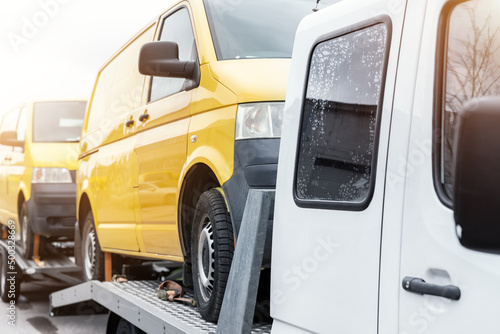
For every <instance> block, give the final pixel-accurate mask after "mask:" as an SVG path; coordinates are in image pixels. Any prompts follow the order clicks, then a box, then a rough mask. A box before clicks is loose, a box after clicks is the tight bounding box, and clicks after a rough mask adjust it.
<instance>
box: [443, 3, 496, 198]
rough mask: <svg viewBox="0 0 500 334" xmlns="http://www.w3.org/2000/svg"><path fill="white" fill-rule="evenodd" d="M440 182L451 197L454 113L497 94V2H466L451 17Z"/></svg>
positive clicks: (455, 9) (456, 8)
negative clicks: (465, 105) (473, 101)
mask: <svg viewBox="0 0 500 334" xmlns="http://www.w3.org/2000/svg"><path fill="white" fill-rule="evenodd" d="M448 36H449V37H448V51H447V61H446V67H447V69H446V102H445V108H444V112H443V115H442V117H443V118H442V124H443V127H442V132H443V134H442V135H443V136H442V137H443V138H444V140H443V141H442V152H443V154H442V158H441V160H442V170H441V182H442V183H443V184H444V189H445V191H446V193H447V194H448V196H449V197H450V198H451V197H452V188H453V171H452V169H453V168H452V164H453V158H454V151H453V142H454V135H455V126H456V114H457V113H458V112H459V111H460V109H461V108H462V107H463V105H464V104H465V103H467V102H468V101H470V100H471V99H473V98H477V97H481V96H487V95H500V2H499V1H498V0H482V1H468V2H465V3H462V4H460V5H458V6H456V7H455V8H454V9H453V11H452V13H451V16H450V20H449V32H448Z"/></svg>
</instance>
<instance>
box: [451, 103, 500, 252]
mask: <svg viewBox="0 0 500 334" xmlns="http://www.w3.org/2000/svg"><path fill="white" fill-rule="evenodd" d="M499 144H500V97H488V98H481V99H478V100H474V101H473V102H471V103H469V104H468V105H466V106H465V107H464V109H463V111H462V112H461V113H460V114H459V117H458V123H457V133H456V136H455V152H456V157H455V164H454V169H455V174H454V178H455V180H454V181H455V182H454V189H453V195H454V216H455V223H456V225H457V233H458V237H459V239H460V243H461V244H462V245H463V246H465V247H467V248H471V249H476V250H481V251H488V252H499V251H500V146H499Z"/></svg>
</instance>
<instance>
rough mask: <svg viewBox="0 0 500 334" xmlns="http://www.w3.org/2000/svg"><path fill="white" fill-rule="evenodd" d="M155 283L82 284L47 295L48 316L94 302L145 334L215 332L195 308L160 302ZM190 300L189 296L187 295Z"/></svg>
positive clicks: (262, 328)
mask: <svg viewBox="0 0 500 334" xmlns="http://www.w3.org/2000/svg"><path fill="white" fill-rule="evenodd" d="M158 285H159V283H158V282H157V281H128V282H124V283H117V282H99V281H91V282H86V283H82V284H79V285H76V286H73V287H70V288H67V289H64V290H61V291H57V292H54V293H52V294H51V295H50V305H51V315H52V316H54V315H57V313H58V309H59V308H61V307H64V306H67V305H71V304H75V303H81V302H86V301H95V302H97V303H99V304H100V305H102V306H104V307H105V308H107V309H108V310H109V311H111V312H113V313H115V314H117V315H119V316H120V317H122V318H124V319H126V320H127V321H129V322H130V323H132V324H133V325H135V326H136V327H138V328H140V329H141V330H143V331H145V332H146V333H159V334H161V333H164V334H171V333H193V334H197V333H200V334H201V333H215V332H216V330H217V325H216V324H214V323H210V322H207V321H205V320H204V319H202V318H201V316H200V314H199V313H198V310H197V309H196V307H193V306H190V305H187V304H183V303H179V302H169V301H164V300H161V299H159V298H158V297H157V296H156V289H157V287H158ZM189 297H192V296H189ZM270 332H271V324H254V325H253V328H252V333H254V334H260V333H270Z"/></svg>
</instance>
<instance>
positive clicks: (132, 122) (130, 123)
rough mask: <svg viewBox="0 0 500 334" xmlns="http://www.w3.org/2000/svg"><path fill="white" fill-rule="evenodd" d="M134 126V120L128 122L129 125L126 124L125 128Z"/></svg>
mask: <svg viewBox="0 0 500 334" xmlns="http://www.w3.org/2000/svg"><path fill="white" fill-rule="evenodd" d="M132 125H134V120H133V119H131V120H129V121H127V123H125V126H126V127H127V128H129V127H131V126H132Z"/></svg>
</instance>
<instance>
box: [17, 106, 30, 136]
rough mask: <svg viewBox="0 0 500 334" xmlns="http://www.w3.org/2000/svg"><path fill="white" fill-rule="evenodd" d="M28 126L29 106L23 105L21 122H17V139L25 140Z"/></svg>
mask: <svg viewBox="0 0 500 334" xmlns="http://www.w3.org/2000/svg"><path fill="white" fill-rule="evenodd" d="M27 126H28V108H27V107H22V109H21V115H20V116H19V122H18V124H17V140H20V141H24V140H25V139H26V127H27Z"/></svg>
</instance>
